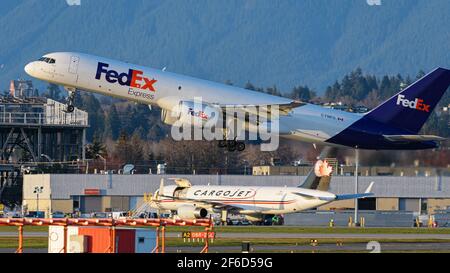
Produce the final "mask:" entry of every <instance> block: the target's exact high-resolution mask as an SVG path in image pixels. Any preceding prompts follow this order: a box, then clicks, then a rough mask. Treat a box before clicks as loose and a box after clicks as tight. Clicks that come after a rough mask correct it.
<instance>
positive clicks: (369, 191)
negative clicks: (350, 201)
mask: <svg viewBox="0 0 450 273" xmlns="http://www.w3.org/2000/svg"><path fill="white" fill-rule="evenodd" d="M373 183H374V182H373V181H372V182H370V184H369V186H368V187H367V189H366V191H365V192H364V193H371V192H372V188H373Z"/></svg>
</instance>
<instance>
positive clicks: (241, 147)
mask: <svg viewBox="0 0 450 273" xmlns="http://www.w3.org/2000/svg"><path fill="white" fill-rule="evenodd" d="M236 149H237V150H238V151H239V152H242V151H243V150H245V143H244V142H236Z"/></svg>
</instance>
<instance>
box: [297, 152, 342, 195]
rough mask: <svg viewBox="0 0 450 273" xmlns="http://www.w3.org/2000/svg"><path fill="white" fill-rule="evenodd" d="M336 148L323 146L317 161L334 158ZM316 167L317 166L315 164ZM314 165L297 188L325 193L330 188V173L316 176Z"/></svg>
mask: <svg viewBox="0 0 450 273" xmlns="http://www.w3.org/2000/svg"><path fill="white" fill-rule="evenodd" d="M336 153H337V148H336V147H330V146H325V147H324V148H323V150H322V152H321V153H320V155H319V158H318V160H324V159H325V158H327V157H328V158H330V157H336ZM316 165H317V164H316ZM316 165H315V166H314V167H313V168H312V169H311V171H309V174H308V176H307V177H306V180H305V182H303V184H301V185H299V186H298V187H299V188H305V189H313V190H319V191H327V190H328V188H329V187H330V182H331V173H329V174H325V175H320V174H319V175H318V173H317V170H316Z"/></svg>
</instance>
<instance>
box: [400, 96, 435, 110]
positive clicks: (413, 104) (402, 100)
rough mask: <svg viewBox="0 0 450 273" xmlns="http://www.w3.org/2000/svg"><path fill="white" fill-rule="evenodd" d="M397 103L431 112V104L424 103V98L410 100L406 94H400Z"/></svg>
mask: <svg viewBox="0 0 450 273" xmlns="http://www.w3.org/2000/svg"><path fill="white" fill-rule="evenodd" d="M397 105H401V106H403V107H408V108H411V109H416V110H419V111H423V112H430V105H429V104H425V103H423V99H418V98H416V99H415V100H408V99H406V98H405V95H398V97H397Z"/></svg>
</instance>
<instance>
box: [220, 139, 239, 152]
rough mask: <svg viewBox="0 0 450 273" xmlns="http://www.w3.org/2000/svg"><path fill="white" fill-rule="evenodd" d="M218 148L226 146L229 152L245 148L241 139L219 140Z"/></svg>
mask: <svg viewBox="0 0 450 273" xmlns="http://www.w3.org/2000/svg"><path fill="white" fill-rule="evenodd" d="M219 148H227V150H228V151H229V152H234V151H239V152H242V151H244V150H245V143H244V142H241V141H235V140H220V141H219Z"/></svg>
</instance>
